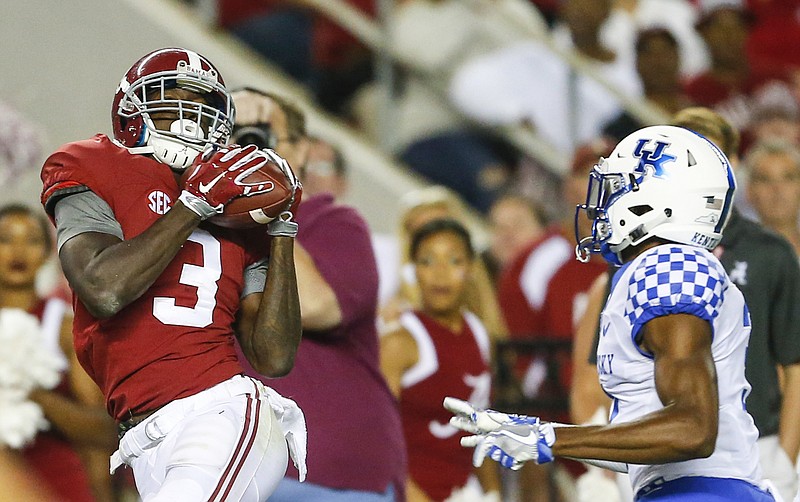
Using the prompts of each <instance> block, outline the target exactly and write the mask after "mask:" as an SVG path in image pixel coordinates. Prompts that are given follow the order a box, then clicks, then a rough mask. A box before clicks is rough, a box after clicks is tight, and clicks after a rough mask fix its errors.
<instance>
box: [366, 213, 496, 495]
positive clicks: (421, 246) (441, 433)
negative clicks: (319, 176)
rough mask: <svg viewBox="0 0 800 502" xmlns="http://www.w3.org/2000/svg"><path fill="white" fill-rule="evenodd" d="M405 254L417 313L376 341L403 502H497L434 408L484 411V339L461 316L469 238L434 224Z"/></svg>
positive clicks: (445, 222)
mask: <svg viewBox="0 0 800 502" xmlns="http://www.w3.org/2000/svg"><path fill="white" fill-rule="evenodd" d="M409 249H410V250H409V256H410V258H411V260H412V263H413V264H414V270H415V274H416V278H417V283H418V285H419V289H420V293H421V297H422V298H421V300H422V301H421V308H420V309H419V310H406V311H405V312H403V313H402V314H401V315H400V318H399V320H398V322H399V328H398V329H396V330H395V331H392V332H389V333H387V334H385V335H383V336H382V337H381V369H382V371H383V373H384V375H385V377H386V382H387V383H388V384H389V388H390V389H391V390H392V392H393V393H394V394H395V396H397V399H398V400H399V403H400V415H401V417H402V420H403V431H404V433H405V436H406V444H407V445H408V468H409V478H408V481H407V488H406V492H407V496H408V501H409V502H433V501H444V500H456V499H457V500H481V501H484V502H491V501H498V502H499V500H500V480H499V476H498V473H497V470H496V469H495V466H494V465H490V464H488V463H487V464H486V465H484V466H483V467H482V468H481V469H479V470H476V471H474V474H476V477H473V468H472V465H471V463H470V454H469V452H467V451H465V450H464V449H463V448H461V447H460V444H459V437H458V436H459V435H458V430H457V429H456V428H454V427H452V426H450V425H449V424H448V419H449V414H448V413H447V411H446V410H444V409H443V408H442V407H441V403H442V400H443V399H444V397H445V396H446V395H447V394H448V393H450V394H453V395H458V396H460V397H461V398H462V399H469V400H470V401H472V402H475V403H477V402H482V403H483V406H486V405H488V403H489V394H490V389H491V373H490V371H489V358H490V354H489V352H490V340H489V336H488V334H487V332H486V328H485V327H484V326H483V324H482V323H481V321H480V320H479V319H478V317H477V316H476V315H475V314H473V313H472V312H469V311H468V310H466V309H465V308H464V305H465V303H466V295H467V290H468V288H469V286H470V284H471V283H470V282H469V277H470V269H471V267H473V266H474V260H475V252H474V250H473V248H472V244H471V242H470V236H469V233H468V232H467V230H466V229H465V228H464V227H463V226H462V225H461V224H460V223H458V222H457V221H456V220H453V219H434V220H432V221H430V222H428V223H426V224H425V225H423V226H422V227H421V228H419V229H418V230H417V231H416V232H415V233H414V234H413V235H412V237H411V244H410V246H409ZM476 479H477V480H479V481H480V486H477V485H478V483H477V482H476Z"/></svg>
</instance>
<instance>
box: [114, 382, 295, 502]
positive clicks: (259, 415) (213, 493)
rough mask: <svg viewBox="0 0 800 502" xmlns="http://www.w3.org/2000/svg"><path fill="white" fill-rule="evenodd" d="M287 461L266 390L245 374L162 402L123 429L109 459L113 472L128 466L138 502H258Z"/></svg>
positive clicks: (282, 435) (268, 493)
mask: <svg viewBox="0 0 800 502" xmlns="http://www.w3.org/2000/svg"><path fill="white" fill-rule="evenodd" d="M287 462H288V448H287V444H286V439H285V438H284V433H283V430H282V429H281V426H280V424H279V422H278V421H277V419H276V417H275V413H274V412H273V411H272V408H271V407H270V403H269V400H268V399H267V397H266V396H265V392H264V387H263V386H262V385H261V384H260V382H256V381H255V380H252V379H250V378H248V377H243V376H236V377H233V378H231V379H230V380H227V381H225V382H222V383H220V384H218V385H216V386H214V387H211V388H210V389H207V390H204V391H202V392H199V393H197V394H195V395H193V396H189V397H186V398H183V399H178V400H175V401H173V402H171V403H169V404H167V405H166V406H164V407H163V408H161V409H159V410H158V411H156V412H155V413H154V414H153V415H151V416H150V417H148V418H147V419H146V420H145V421H143V422H142V423H141V424H139V425H137V426H136V427H134V428H133V429H131V430H129V431H128V432H127V433H126V434H125V436H123V438H122V440H121V441H120V447H119V450H118V451H117V452H116V453H115V454H114V455H113V456H112V457H111V467H112V470H113V469H115V468H116V467H117V466H119V465H120V464H121V463H125V464H127V465H129V466H130V467H132V468H133V474H134V478H135V480H136V488H137V490H138V491H139V495H140V496H141V498H142V501H143V502H162V501H163V502H166V501H169V502H198V501H209V502H212V501H213V502H217V501H220V502H221V501H242V502H263V501H265V500H267V497H269V495H270V494H271V493H272V492H273V491H274V490H275V487H276V486H277V484H278V482H279V481H280V480H281V479H282V478H283V476H284V474H285V473H286V465H287ZM115 464H116V465H115Z"/></svg>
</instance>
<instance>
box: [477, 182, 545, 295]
mask: <svg viewBox="0 0 800 502" xmlns="http://www.w3.org/2000/svg"><path fill="white" fill-rule="evenodd" d="M545 220H546V218H545V215H544V210H543V209H542V208H541V207H540V206H539V204H537V203H536V202H535V201H533V200H532V199H531V198H530V197H527V196H524V195H522V194H518V193H514V192H508V193H505V194H503V195H501V196H500V197H498V199H497V200H495V201H494V203H493V204H492V207H491V209H490V210H489V233H490V244H489V248H488V249H487V250H486V252H485V253H484V261H486V263H487V266H488V267H489V270H490V271H491V275H492V278H493V279H494V281H495V283H497V281H498V279H499V278H500V274H502V272H503V270H504V269H505V268H506V267H508V266H509V265H510V264H511V263H512V262H513V261H514V259H515V258H517V256H519V255H520V254H521V253H522V252H523V251H525V249H526V248H527V247H528V246H529V245H530V244H531V243H533V242H534V241H536V240H537V239H538V238H539V237H541V236H542V234H543V233H544V232H545V227H546V223H545Z"/></svg>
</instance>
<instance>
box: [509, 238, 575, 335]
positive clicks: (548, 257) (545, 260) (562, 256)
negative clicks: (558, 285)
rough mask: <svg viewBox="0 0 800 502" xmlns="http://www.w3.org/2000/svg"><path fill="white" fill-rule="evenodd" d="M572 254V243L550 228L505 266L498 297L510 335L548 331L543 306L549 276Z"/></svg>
mask: <svg viewBox="0 0 800 502" xmlns="http://www.w3.org/2000/svg"><path fill="white" fill-rule="evenodd" d="M572 257H574V252H573V246H572V245H571V244H570V243H569V242H567V240H566V239H565V238H564V237H563V236H562V235H561V234H559V233H558V232H556V231H550V232H548V233H547V234H545V235H544V236H543V237H542V238H541V239H539V240H537V241H536V242H534V243H532V244H531V245H530V246H528V247H527V248H526V249H525V251H523V252H522V253H520V254H519V255H518V256H517V257H516V258H514V260H513V261H512V262H511V263H510V264H509V265H508V267H506V268H505V270H503V272H502V274H501V276H500V280H499V281H498V285H497V289H498V291H497V298H498V300H499V302H500V309H501V310H502V311H503V317H504V318H505V321H506V324H507V325H508V332H509V335H510V336H511V337H513V338H530V337H531V336H534V335H538V334H542V335H546V333H545V332H544V331H543V330H544V329H545V326H544V316H543V314H542V308H543V307H544V302H545V297H546V294H547V290H548V286H549V284H550V279H551V278H552V277H553V274H555V273H556V271H557V270H558V269H559V267H561V265H562V264H563V263H564V262H566V261H567V260H569V259H570V258H572Z"/></svg>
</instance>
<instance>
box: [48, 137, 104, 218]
mask: <svg viewBox="0 0 800 502" xmlns="http://www.w3.org/2000/svg"><path fill="white" fill-rule="evenodd" d="M107 143H110V141H109V140H108V138H107V137H105V136H104V135H97V136H95V137H93V138H91V139H87V140H83V141H76V142H73V143H67V144H65V145H62V146H61V147H60V148H59V149H58V150H56V151H55V152H53V154H51V155H50V156H49V157H48V158H47V160H45V162H44V165H43V166H42V172H41V179H42V194H41V202H42V204H43V205H44V208H45V210H46V211H47V212H48V213H49V214H50V215H52V214H53V211H54V209H55V204H56V202H58V201H59V200H60V199H62V198H64V197H66V196H67V195H72V194H74V193H80V192H85V191H88V190H90V188H89V187H90V186H91V185H92V182H93V174H92V168H93V167H94V166H102V165H104V162H103V161H102V159H101V158H99V157H100V156H101V155H102V152H103V151H104V149H106V148H107Z"/></svg>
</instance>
